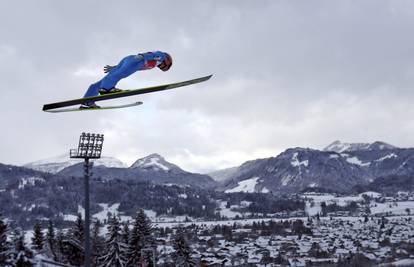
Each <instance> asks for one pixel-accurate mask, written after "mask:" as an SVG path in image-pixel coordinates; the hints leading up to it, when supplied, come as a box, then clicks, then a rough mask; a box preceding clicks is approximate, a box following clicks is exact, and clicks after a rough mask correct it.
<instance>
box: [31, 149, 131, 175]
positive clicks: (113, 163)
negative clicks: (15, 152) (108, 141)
mask: <svg viewBox="0 0 414 267" xmlns="http://www.w3.org/2000/svg"><path fill="white" fill-rule="evenodd" d="M80 162H82V161H81V160H79V159H71V158H69V155H68V154H67V153H65V154H62V155H59V156H56V157H51V158H47V159H43V160H39V161H35V162H30V163H27V164H25V165H24V167H26V168H29V169H32V170H37V171H42V172H48V173H58V172H60V171H61V170H63V169H65V168H67V167H70V166H73V165H75V164H78V163H80ZM93 162H94V165H95V166H105V167H108V168H126V167H127V165H126V164H125V163H123V162H122V161H120V160H118V159H116V158H113V157H104V156H103V157H102V158H100V159H98V160H94V161H93Z"/></svg>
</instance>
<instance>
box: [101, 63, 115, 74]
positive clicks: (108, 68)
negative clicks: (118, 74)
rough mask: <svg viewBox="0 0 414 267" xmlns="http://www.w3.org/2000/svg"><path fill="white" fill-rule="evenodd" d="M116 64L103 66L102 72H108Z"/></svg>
mask: <svg viewBox="0 0 414 267" xmlns="http://www.w3.org/2000/svg"><path fill="white" fill-rule="evenodd" d="M115 67H116V66H109V65H106V66H105V67H104V68H103V71H104V73H108V72H110V71H111V70H112V69H113V68H115Z"/></svg>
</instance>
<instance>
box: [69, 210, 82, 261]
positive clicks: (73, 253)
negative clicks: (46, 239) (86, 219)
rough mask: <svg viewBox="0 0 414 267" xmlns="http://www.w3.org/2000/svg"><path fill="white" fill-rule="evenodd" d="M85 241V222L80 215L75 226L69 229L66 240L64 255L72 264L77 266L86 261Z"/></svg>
mask: <svg viewBox="0 0 414 267" xmlns="http://www.w3.org/2000/svg"><path fill="white" fill-rule="evenodd" d="M84 240H85V235H84V228H83V220H82V216H81V214H80V213H79V214H78V217H77V219H76V222H75V224H74V225H73V227H72V228H71V229H69V235H68V240H64V241H65V242H64V244H65V245H64V253H65V254H66V257H67V259H68V261H69V263H70V264H72V265H77V266H79V265H82V264H83V262H84V259H85V254H84V248H83V245H84Z"/></svg>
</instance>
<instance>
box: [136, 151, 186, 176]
mask: <svg viewBox="0 0 414 267" xmlns="http://www.w3.org/2000/svg"><path fill="white" fill-rule="evenodd" d="M130 168H131V169H142V170H152V171H163V172H171V171H176V172H183V170H181V169H180V168H179V167H178V166H177V165H174V164H172V163H169V162H167V161H166V160H165V159H164V158H163V157H161V156H160V155H159V154H156V153H154V154H151V155H149V156H147V157H144V158H141V159H138V160H137V161H135V162H134V164H132V165H131V167H130Z"/></svg>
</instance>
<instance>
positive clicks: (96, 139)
mask: <svg viewBox="0 0 414 267" xmlns="http://www.w3.org/2000/svg"><path fill="white" fill-rule="evenodd" d="M103 140H104V136H103V134H91V133H82V134H81V136H80V137H79V146H78V148H77V149H76V148H75V149H71V150H70V157H71V158H75V159H84V160H85V163H84V175H85V265H84V266H85V267H90V264H91V253H90V220H89V219H90V210H89V177H90V168H92V166H93V162H91V163H89V160H90V159H99V158H100V157H101V152H102V145H103Z"/></svg>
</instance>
